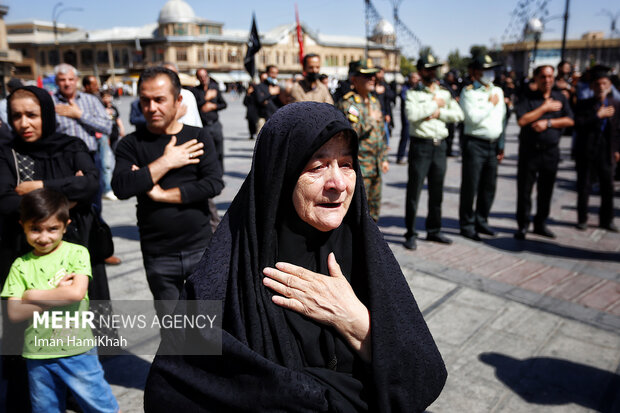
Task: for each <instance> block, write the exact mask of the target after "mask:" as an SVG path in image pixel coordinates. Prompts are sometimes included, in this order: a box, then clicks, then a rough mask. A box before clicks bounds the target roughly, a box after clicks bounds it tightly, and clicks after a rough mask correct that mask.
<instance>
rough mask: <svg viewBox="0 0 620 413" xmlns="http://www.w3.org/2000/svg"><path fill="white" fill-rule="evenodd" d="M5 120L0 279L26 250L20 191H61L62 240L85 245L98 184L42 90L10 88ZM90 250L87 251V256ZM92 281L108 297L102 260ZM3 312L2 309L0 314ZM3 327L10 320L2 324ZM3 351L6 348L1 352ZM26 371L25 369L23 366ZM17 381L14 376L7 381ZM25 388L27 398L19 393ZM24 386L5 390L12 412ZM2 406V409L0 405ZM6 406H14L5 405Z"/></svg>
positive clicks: (94, 291)
mask: <svg viewBox="0 0 620 413" xmlns="http://www.w3.org/2000/svg"><path fill="white" fill-rule="evenodd" d="M7 109H8V110H7V111H8V119H9V123H10V124H11V126H12V127H13V139H12V141H11V143H9V144H8V145H6V144H5V145H2V146H0V219H1V222H0V230H1V235H0V237H1V239H0V281H1V283H2V285H3V284H4V281H5V280H6V277H7V275H8V272H9V268H10V266H11V264H12V263H13V261H14V260H15V259H16V258H17V257H19V256H21V255H23V254H25V253H26V252H28V251H30V250H31V249H32V248H31V247H30V246H29V245H28V244H27V243H26V239H25V237H24V235H23V230H22V228H21V226H20V225H19V204H20V202H21V198H22V195H24V194H26V193H28V192H30V191H33V190H35V189H37V188H41V187H46V188H51V189H54V190H57V191H58V192H62V193H63V194H64V195H65V196H66V197H67V198H68V199H69V201H71V203H72V205H73V207H72V208H71V224H70V225H69V226H68V228H67V232H66V234H65V236H64V239H66V240H67V241H71V242H74V243H77V244H80V245H84V246H86V247H88V243H89V236H90V230H91V226H92V224H93V222H94V219H95V216H94V213H93V210H92V208H91V204H92V200H93V197H94V195H95V194H96V193H97V190H98V187H99V172H98V170H97V167H96V166H95V163H94V162H93V160H92V157H91V155H90V154H89V152H88V148H87V147H86V145H85V144H84V142H82V141H81V140H80V139H78V138H75V137H72V136H68V135H64V134H59V133H56V112H55V110H54V101H53V100H52V98H51V96H50V95H49V93H48V92H47V91H45V90H43V89H40V88H37V87H34V86H26V87H22V88H19V89H16V90H15V91H13V93H12V94H11V95H10V96H9V98H8V105H7ZM93 255H94V254H92V252H91V257H92V256H93ZM92 271H93V280H92V282H91V283H90V285H89V286H88V287H89V288H88V294H89V297H90V299H91V300H106V299H109V298H110V293H109V290H108V281H107V276H106V272H105V265H104V264H103V262H102V261H101V260H98V261H97V260H96V261H93V262H92ZM4 314H6V312H3V315H4ZM3 325H4V327H3V329H4V332H5V334H7V333H8V332H7V328H10V327H11V326H10V323H8V321H7V322H5V323H3ZM4 354H6V351H5V352H4ZM4 361H5V362H3V376H4V377H9V378H11V379H14V378H15V377H17V376H18V375H19V374H20V370H19V369H18V368H16V367H15V365H14V364H11V363H10V362H8V363H9V364H8V365H7V360H4ZM24 371H25V369H24ZM11 382H12V383H16V381H15V380H12V381H11ZM24 388H25V394H26V397H25V398H22V397H21V396H20V394H22V392H23V389H24ZM27 395H28V388H27V386H22V385H21V384H19V383H16V386H15V388H9V389H8V391H7V400H8V404H9V405H10V403H11V400H15V401H16V403H17V407H15V409H16V410H15V411H27V410H26V409H25V408H24V400H26V401H27V400H29V397H28V396H27ZM0 410H2V409H0ZM6 411H13V410H11V407H7V410H6Z"/></svg>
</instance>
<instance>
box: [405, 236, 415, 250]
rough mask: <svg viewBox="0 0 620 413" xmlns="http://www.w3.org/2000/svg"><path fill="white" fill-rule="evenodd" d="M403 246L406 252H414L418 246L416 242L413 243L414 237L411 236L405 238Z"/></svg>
mask: <svg viewBox="0 0 620 413" xmlns="http://www.w3.org/2000/svg"><path fill="white" fill-rule="evenodd" d="M403 245H404V246H405V248H407V249H408V250H416V249H417V248H418V245H417V244H416V241H415V235H412V236H411V237H407V239H406V240H405V243H404V244H403Z"/></svg>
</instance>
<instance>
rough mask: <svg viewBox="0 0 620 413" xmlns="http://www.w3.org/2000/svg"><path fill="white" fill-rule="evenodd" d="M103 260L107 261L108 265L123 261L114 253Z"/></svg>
mask: <svg viewBox="0 0 620 413" xmlns="http://www.w3.org/2000/svg"><path fill="white" fill-rule="evenodd" d="M103 262H105V263H106V264H108V265H119V264H120V263H121V262H122V261H121V259H120V258H118V257H117V256H116V255H112V256H110V257H108V258H106V259H105V260H103Z"/></svg>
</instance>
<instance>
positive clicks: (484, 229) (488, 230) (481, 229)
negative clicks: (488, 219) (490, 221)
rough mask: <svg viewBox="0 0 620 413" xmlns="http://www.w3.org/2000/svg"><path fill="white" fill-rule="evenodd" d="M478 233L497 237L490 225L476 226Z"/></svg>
mask: <svg viewBox="0 0 620 413" xmlns="http://www.w3.org/2000/svg"><path fill="white" fill-rule="evenodd" d="M476 232H478V233H479V234H484V235H488V236H490V237H494V236H495V231H493V230H492V229H491V228H490V227H489V226H488V225H476Z"/></svg>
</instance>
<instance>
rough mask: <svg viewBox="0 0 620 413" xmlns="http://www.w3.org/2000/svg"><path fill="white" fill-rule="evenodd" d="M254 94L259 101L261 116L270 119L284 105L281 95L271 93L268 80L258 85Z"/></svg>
mask: <svg viewBox="0 0 620 413" xmlns="http://www.w3.org/2000/svg"><path fill="white" fill-rule="evenodd" d="M254 96H255V99H256V102H257V103H258V113H259V116H260V117H261V118H265V119H269V118H270V117H271V115H273V114H274V113H276V111H277V110H278V109H280V108H281V107H282V102H280V96H279V95H272V94H271V93H269V83H267V81H266V80H265V81H264V82H262V83H259V84H258V85H256V89H255V92H254Z"/></svg>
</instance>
